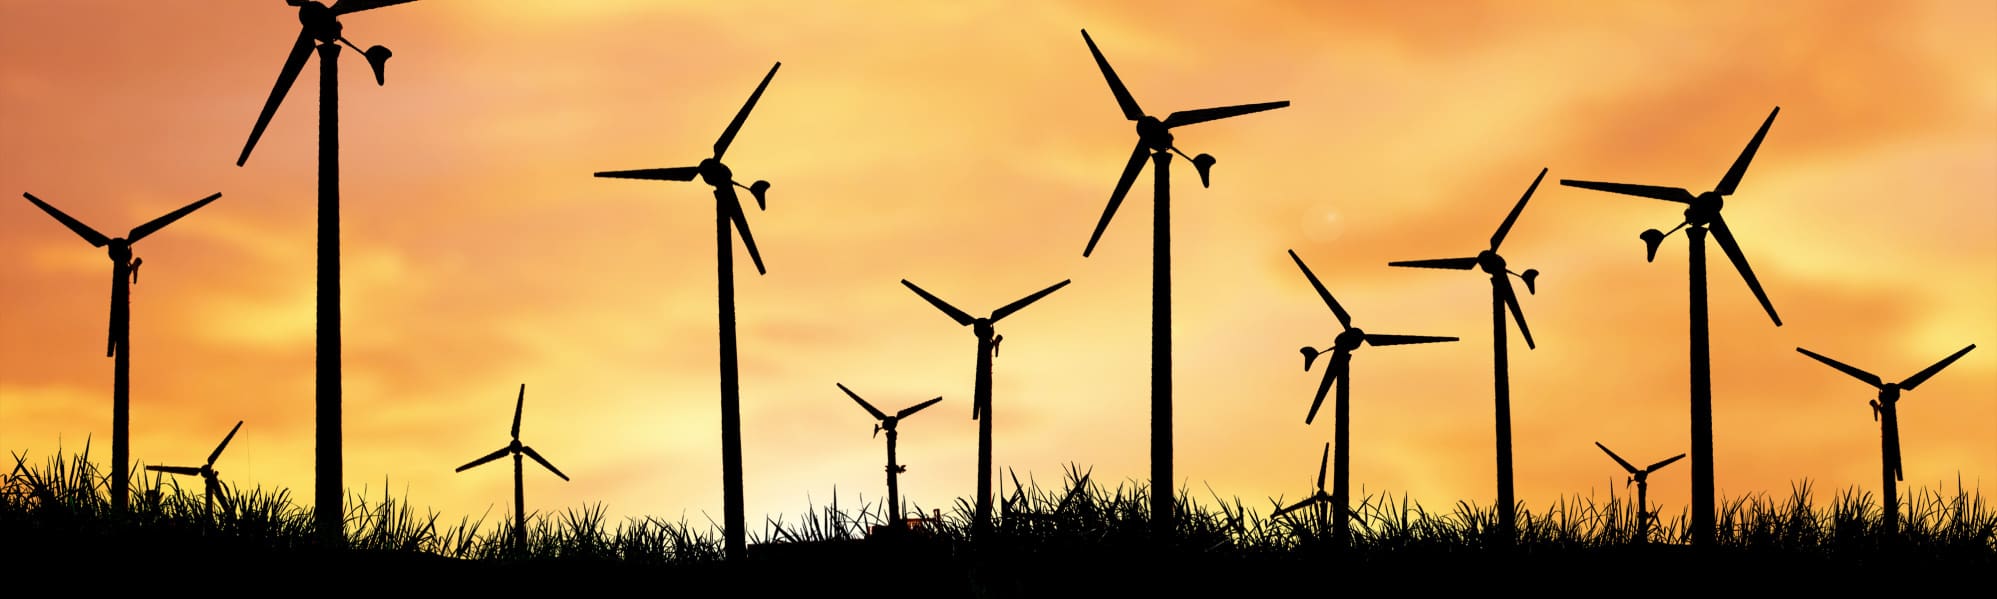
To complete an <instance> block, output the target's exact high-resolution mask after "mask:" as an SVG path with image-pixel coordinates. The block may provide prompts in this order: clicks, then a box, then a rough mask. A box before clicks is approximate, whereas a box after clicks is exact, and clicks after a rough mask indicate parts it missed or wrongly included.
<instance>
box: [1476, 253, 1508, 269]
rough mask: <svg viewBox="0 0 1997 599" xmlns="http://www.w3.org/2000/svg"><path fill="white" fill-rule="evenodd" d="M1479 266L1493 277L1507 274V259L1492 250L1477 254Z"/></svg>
mask: <svg viewBox="0 0 1997 599" xmlns="http://www.w3.org/2000/svg"><path fill="white" fill-rule="evenodd" d="M1477 266H1478V267H1480V268H1483V269H1484V272H1487V273H1491V274H1493V275H1503V274H1505V257H1504V256H1500V255H1498V253H1497V252H1495V251H1492V250H1484V251H1482V252H1478V253H1477Z"/></svg>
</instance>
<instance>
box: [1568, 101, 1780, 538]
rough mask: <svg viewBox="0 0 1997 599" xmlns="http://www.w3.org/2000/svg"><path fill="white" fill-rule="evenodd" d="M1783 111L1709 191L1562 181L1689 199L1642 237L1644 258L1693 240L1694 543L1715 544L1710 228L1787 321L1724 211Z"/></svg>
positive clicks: (1764, 303)
mask: <svg viewBox="0 0 1997 599" xmlns="http://www.w3.org/2000/svg"><path fill="white" fill-rule="evenodd" d="M1781 111H1782V107H1780V106H1777V107H1775V110H1772V111H1769V113H1768V120H1766V121H1763V122H1762V123H1761V130H1759V131H1756V132H1755V133H1754V139H1753V140H1750V141H1748V142H1747V149H1744V150H1741V153H1740V157H1739V158H1737V159H1735V160H1734V164H1733V168H1729V169H1727V174H1726V175H1725V176H1723V177H1721V178H1720V184H1719V185H1718V186H1716V187H1714V188H1713V190H1712V191H1708V192H1706V193H1702V194H1698V195H1696V196H1695V195H1692V192H1690V191H1686V190H1685V188H1682V187H1662V186H1657V185H1632V184H1628V183H1600V182H1595V181H1576V180H1573V179H1561V180H1560V184H1561V185H1566V186H1568V187H1579V188H1582V189H1593V190H1596V191H1606V192H1610V193H1619V194H1623V195H1632V196H1638V197H1645V198H1651V199H1655V200H1664V201H1667V202H1676V203H1679V204H1684V205H1685V206H1686V208H1685V222H1683V223H1681V224H1679V225H1678V226H1677V227H1674V228H1672V229H1671V232H1669V233H1667V232H1659V231H1658V230H1657V229H1650V230H1646V231H1644V232H1643V234H1642V235H1639V237H1642V238H1643V243H1644V246H1645V250H1646V251H1647V252H1648V253H1647V255H1646V256H1645V260H1655V259H1656V258H1657V246H1658V244H1660V243H1663V242H1664V238H1665V237H1666V236H1668V235H1670V234H1671V233H1676V232H1678V229H1684V230H1685V236H1686V238H1687V239H1688V240H1690V241H1691V244H1690V245H1691V261H1690V262H1691V268H1690V271H1691V280H1690V281H1691V282H1690V291H1691V293H1690V297H1691V301H1690V303H1691V321H1692V342H1691V348H1692V349H1691V354H1692V356H1691V358H1692V359H1691V362H1692V544H1693V545H1695V546H1699V547H1706V546H1710V545H1712V544H1713V533H1714V523H1715V517H1714V513H1713V510H1714V505H1713V379H1712V354H1711V347H1710V345H1711V340H1710V338H1709V337H1708V335H1707V322H1706V230H1707V228H1708V227H1711V229H1712V232H1713V237H1714V238H1715V239H1717V240H1718V241H1719V242H1720V249H1721V250H1725V251H1726V253H1727V258H1728V259H1729V260H1732V261H1733V265H1734V270H1737V271H1740V276H1741V278H1743V279H1746V280H1747V288H1748V289H1749V290H1751V291H1753V292H1754V298H1755V299H1757V300H1760V301H1761V309H1762V310H1765V311H1767V312H1768V319H1769V320H1771V321H1774V322H1775V326H1778V327H1779V326H1782V318H1781V317H1779V316H1776V315H1775V305H1774V304H1771V303H1769V302H1768V294H1767V293H1766V292H1764V291H1762V290H1761V281H1760V280H1758V279H1756V278H1754V269H1753V268H1750V267H1749V266H1748V264H1747V255H1746V254H1742V253H1741V251H1740V242H1737V241H1734V234H1733V231H1732V230H1730V229H1728V228H1727V221H1726V219H1725V218H1722V217H1721V216H1720V208H1721V207H1722V206H1724V205H1725V204H1726V199H1725V198H1726V196H1729V195H1732V194H1733V192H1734V188H1736V187H1738V186H1740V178H1741V176H1742V175H1744V174H1747V165H1748V163H1749V162H1751V161H1753V160H1754V152H1755V150H1756V149H1759V148H1760V147H1761V140H1762V138H1764V137H1767V136H1768V127H1769V126H1770V125H1773V124H1775V115H1776V113H1779V112H1781Z"/></svg>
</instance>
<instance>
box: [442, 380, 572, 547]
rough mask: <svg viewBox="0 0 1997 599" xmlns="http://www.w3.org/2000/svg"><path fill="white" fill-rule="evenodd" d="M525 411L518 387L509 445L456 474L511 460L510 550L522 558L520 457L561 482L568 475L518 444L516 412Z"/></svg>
mask: <svg viewBox="0 0 1997 599" xmlns="http://www.w3.org/2000/svg"><path fill="white" fill-rule="evenodd" d="M525 407H527V384H526V383H521V384H520V397H519V398H518V399H515V400H514V402H513V442H511V443H507V444H506V446H505V447H501V448H499V450H498V451H494V452H492V453H488V454H485V457H482V458H479V459H476V460H472V461H471V462H470V463H467V464H465V465H463V466H459V467H458V469H457V471H458V472H464V471H466V470H470V469H472V468H475V467H477V466H478V465H480V464H484V463H486V462H490V461H493V460H497V459H499V458H503V457H506V456H508V455H511V456H513V532H514V537H513V543H514V545H513V546H514V548H515V549H518V550H519V551H521V552H522V553H523V554H524V552H525V551H526V550H527V497H526V492H525V491H524V490H523V489H524V486H523V485H522V484H521V476H520V456H522V455H525V456H527V457H530V458H534V461H535V462H537V463H540V464H541V467H543V468H547V469H548V471H549V472H553V473H555V476H559V477H562V481H563V482H567V481H568V480H569V475H567V474H562V471H561V470H560V469H558V468H555V465H554V464H550V463H548V459H547V458H543V457H541V454H540V453H539V452H536V451H534V448H532V447H528V446H526V445H521V444H520V411H521V409H522V408H525Z"/></svg>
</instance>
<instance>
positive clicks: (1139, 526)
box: [0, 444, 1997, 595]
mask: <svg viewBox="0 0 1997 599" xmlns="http://www.w3.org/2000/svg"><path fill="white" fill-rule="evenodd" d="M88 455H89V448H88V445H87V444H86V446H85V449H84V451H82V452H80V453H77V454H75V455H72V456H69V457H67V458H64V457H61V456H60V452H58V455H57V456H56V457H50V458H48V459H46V460H45V461H42V462H39V463H30V461H29V460H27V459H26V458H25V457H23V456H20V455H16V456H14V461H15V464H14V467H13V469H12V471H11V472H10V473H9V474H7V475H6V477H5V478H4V479H0V550H4V551H6V552H8V553H7V555H6V556H5V562H0V563H15V562H19V561H20V560H23V559H27V560H29V562H32V561H33V558H35V557H36V556H37V555H55V554H69V553H71V552H78V553H80V554H83V555H100V556H104V557H106V558H108V559H112V560H121V559H122V560H131V561H142V560H147V559H153V557H154V556H157V555H162V554H164V555H177V556H187V557H184V558H183V559H184V560H196V559H201V558H197V557H193V556H201V555H208V554H215V555H224V556H228V557H230V558H231V559H235V560H244V559H249V560H265V561H271V560H277V561H282V560H285V559H288V558H287V556H289V557H290V558H296V559H297V560H304V561H309V560H315V559H318V560H323V559H326V558H328V556H346V557H342V558H340V559H349V558H351V557H352V556H357V555H358V556H375V557H374V558H370V559H375V558H379V559H378V560H377V562H370V563H378V562H379V560H387V561H388V562H389V563H395V564H416V566H415V567H417V568H419V569H422V568H444V567H445V566H442V565H441V564H456V566H450V567H464V566H465V565H466V564H471V565H474V566H475V565H479V564H484V565H500V566H507V565H511V566H507V567H512V566H523V565H524V566H538V567H555V568H572V567H590V568H598V569H609V570H622V571H634V572H646V571H654V572H656V571H676V572H682V573H685V572H708V573H715V572H723V571H725V570H726V568H727V567H729V566H727V565H724V564H722V561H721V556H722V535H721V531H720V530H719V527H718V526H717V525H716V524H715V523H714V522H712V521H709V522H705V523H699V524H695V523H689V522H687V521H686V520H685V519H684V518H682V519H681V520H679V521H667V520H660V519H656V518H651V517H645V518H627V519H624V520H623V521H611V520H610V519H608V518H606V517H605V516H604V509H603V507H602V506H601V505H600V504H599V505H591V506H584V507H580V508H570V509H568V510H564V511H560V512H550V513H535V514H530V515H529V517H528V519H527V522H528V530H527V540H528V542H527V544H526V547H525V549H524V550H522V549H521V548H520V547H518V546H516V544H515V543H514V542H513V539H514V535H515V534H516V533H517V531H515V530H513V524H512V523H513V519H512V518H510V517H503V518H488V517H487V516H490V514H487V515H486V516H480V517H479V518H476V519H473V518H464V519H461V520H459V521H458V522H455V523H449V522H445V523H440V522H439V517H438V515H437V514H436V513H434V512H429V511H423V512H419V511H418V510H416V509H415V508H414V507H413V506H412V505H411V504H410V503H409V502H408V501H407V500H398V499H396V498H395V497H393V496H391V495H390V494H389V493H388V489H387V481H384V484H383V488H382V489H381V491H380V492H379V495H378V496H374V497H370V495H371V493H369V492H367V491H362V492H360V493H356V494H355V495H354V496H353V497H352V498H351V501H350V502H349V505H350V507H349V509H348V513H347V520H346V538H347V540H348V545H349V547H350V549H349V550H347V551H342V552H335V553H329V552H326V551H325V549H324V548H320V547H317V546H315V540H314V535H313V534H312V532H313V531H312V528H313V522H312V515H311V512H310V510H308V509H307V508H306V507H305V506H300V505H297V504H295V503H293V502H292V497H291V495H290V494H289V492H288V491H285V490H281V489H280V490H275V491H271V490H265V489H262V488H256V489H229V490H226V491H225V494H226V495H227V496H228V501H223V502H218V503H217V504H216V508H215V510H214V512H213V513H212V514H210V513H209V512H207V511H206V509H205V503H204V498H203V497H202V495H201V490H200V488H199V485H198V484H196V485H193V486H191V487H190V488H182V487H181V486H179V484H178V482H177V481H174V480H171V477H168V478H167V479H160V478H148V477H147V475H145V474H143V473H144V471H143V470H141V469H136V468H135V469H133V472H135V473H140V474H138V476H137V480H135V481H134V484H133V486H132V488H133V489H134V490H135V493H137V494H138V495H137V496H136V497H135V498H134V501H133V506H132V509H130V510H129V511H127V512H126V513H124V514H117V513H114V512H113V511H112V510H111V509H110V503H109V497H108V491H109V484H108V481H106V480H105V478H104V476H103V475H102V474H101V473H99V472H98V471H97V469H96V468H95V467H94V466H93V465H92V464H91V463H90V461H89V459H88ZM1078 485H1079V486H1078ZM1148 492H1149V489H1148V488H1147V487H1146V486H1145V485H1143V484H1141V483H1137V482H1132V481H1125V482H1122V483H1118V484H1115V485H1112V486H1105V485H1103V484H1099V483H1096V482H1092V481H1089V480H1088V479H1087V477H1086V475H1085V474H1083V473H1082V472H1081V471H1079V469H1075V468H1072V467H1071V468H1070V469H1069V470H1068V472H1067V473H1066V476H1065V480H1064V482H1063V485H1062V488H1059V489H1053V488H1047V489H1043V488H1041V487H1039V486H1038V485H1037V484H1029V485H1028V486H1026V488H1022V489H1015V490H1014V491H1013V492H1012V494H1011V495H1009V496H1007V497H1004V498H1002V499H1003V501H1001V503H1000V506H999V507H1000V509H999V518H1000V520H999V522H998V523H997V524H996V525H995V526H994V527H993V532H992V535H991V537H990V538H986V539H977V540H973V539H970V538H969V531H970V529H971V527H970V522H971V518H972V513H973V511H972V510H973V508H972V506H971V505H970V503H969V502H968V501H966V500H962V499H959V500H957V501H955V502H954V504H952V505H951V506H949V509H947V510H946V509H941V508H925V507H922V506H914V507H915V510H916V511H917V513H930V514H932V517H930V518H925V519H922V520H921V521H918V522H916V530H914V531H912V532H910V533H908V534H905V535H901V536H899V537H897V538H898V539H901V540H902V541H905V542H901V543H895V544H893V546H892V547H889V546H888V545H884V544H882V543H881V542H880V541H879V539H878V538H875V539H874V540H869V539H870V537H875V536H877V535H873V534H871V533H872V532H873V531H875V530H877V529H879V528H881V527H883V526H884V525H886V524H888V523H889V518H888V513H887V511H886V509H885V506H882V505H878V504H873V505H860V506H844V507H842V506H841V505H839V504H838V502H837V501H836V500H835V501H834V502H833V503H832V504H831V505H828V506H823V507H815V508H810V509H807V510H806V512H804V513H803V514H801V515H799V516H797V517H795V519H787V518H786V517H784V516H782V515H778V516H775V517H773V518H770V519H766V520H765V523H764V525H763V530H762V531H761V532H760V533H758V532H755V531H752V532H751V535H750V542H751V546H752V549H751V553H752V561H755V562H760V563H763V564H766V565H767V567H771V568H780V569H782V570H783V571H786V572H790V573H793V574H795V575H797V576H804V573H806V572H816V573H817V574H823V575H831V574H833V573H834V572H833V571H834V570H840V569H845V568H859V567H863V564H861V562H863V561H865V560H868V559H873V558H876V557H881V558H892V559H893V560H899V561H898V562H897V563H902V564H904V565H905V566H906V567H908V568H917V567H920V568H928V569H929V570H925V571H926V572H929V574H928V575H929V576H931V577H932V579H933V580H932V582H936V583H937V584H961V583H962V581H964V580H970V581H972V582H973V585H974V586H975V587H976V588H979V589H1005V590H1010V591H1011V594H1028V595H1031V594H1045V593H1047V592H1050V591H1051V592H1057V593H1058V592H1060V591H1062V590H1064V589H1060V588H1055V587H1046V586H1034V585H1035V584H1052V583H1050V582H1047V580H1053V579H1058V578H1061V577H1062V576H1063V575H1061V574H1059V572H1060V571H1061V570H1060V568H1063V567H1069V568H1072V567H1075V564H1087V565H1089V566H1090V567H1097V568H1101V569H1102V571H1105V572H1118V571H1122V572H1125V573H1126V574H1128V575H1129V576H1131V577H1142V576H1148V575H1149V574H1146V573H1155V572H1165V571H1178V570H1177V569H1175V568H1172V567H1171V565H1172V564H1185V565H1186V566H1187V568H1188V570H1187V571H1191V570H1190V569H1197V568H1206V569H1208V570H1207V571H1212V572H1244V573H1246V572H1253V573H1255V575H1257V576H1261V577H1262V578H1260V579H1259V580H1261V581H1264V582H1266V583H1268V584H1271V585H1275V586H1278V587H1279V586H1281V585H1282V584H1293V583H1294V581H1288V582H1284V581H1283V580H1284V579H1283V576H1284V574H1283V573H1284V572H1290V573H1292V574H1293V575H1295V576H1299V577H1302V576H1311V575H1314V574H1311V573H1313V572H1318V571H1321V570H1322V569H1323V568H1324V567H1326V566H1328V565H1336V564H1339V563H1346V564H1356V565H1359V566H1361V567H1366V568H1372V569H1376V570H1377V569H1378V568H1383V567H1385V568H1393V567H1403V568H1407V569H1409V570H1416V569H1432V568H1434V567H1437V566H1443V565H1451V564H1454V565H1458V566H1461V565H1466V564H1467V565H1474V566H1479V567H1487V568H1495V567H1497V566H1493V565H1492V564H1520V563H1525V564H1564V565H1566V567H1568V568H1570V571H1572V570H1571V569H1572V568H1583V567H1592V566H1594V565H1601V566H1606V567H1609V568H1611V569H1614V568H1625V567H1627V566H1631V565H1635V563H1636V562H1634V561H1633V560H1638V559H1655V558H1657V557H1658V556H1660V555H1661V556H1665V557H1667V558H1672V559H1683V558H1686V556H1689V555H1691V553H1690V552H1689V551H1687V550H1686V549H1685V545H1684V544H1685V543H1687V542H1689V536H1688V534H1689V533H1688V531H1687V530H1686V522H1687V516H1686V514H1684V513H1680V514H1677V515H1676V516H1675V517H1668V518H1664V517H1655V518H1653V520H1652V524H1651V529H1650V534H1649V535H1648V538H1646V539H1638V538H1637V536H1636V530H1637V529H1636V522H1637V517H1636V516H1637V512H1636V510H1637V506H1635V505H1633V500H1632V498H1631V497H1629V496H1626V495H1617V494H1615V493H1614V492H1611V493H1610V494H1609V495H1608V497H1607V498H1606V499H1601V500H1597V499H1595V498H1592V497H1582V496H1572V497H1564V498H1561V499H1560V500H1558V501H1555V502H1553V503H1552V504H1550V505H1547V506H1545V507H1544V508H1543V509H1540V510H1537V511H1535V510H1531V509H1526V507H1525V506H1520V509H1519V510H1518V527H1519V537H1518V540H1517V542H1516V544H1515V545H1514V546H1513V547H1512V548H1510V549H1509V550H1507V549H1503V546H1504V544H1503V543H1501V542H1500V541H1501V539H1498V538H1497V537H1496V536H1495V530H1496V522H1497V513H1496V510H1495V509H1493V508H1492V507H1490V506H1480V505H1477V504H1473V503H1469V502H1457V503H1455V504H1453V505H1451V506H1449V507H1448V508H1447V509H1445V510H1438V511H1430V510H1428V509H1427V508H1425V507H1423V506H1422V505H1421V504H1419V503H1417V502H1415V501H1414V500H1413V499H1411V498H1409V497H1407V496H1405V495H1401V496H1395V495H1392V494H1387V493H1379V494H1375V495H1370V496H1366V497H1364V498H1363V499H1362V500H1361V501H1360V502H1359V504H1358V505H1357V506H1355V507H1354V516H1355V518H1356V520H1355V522H1354V523H1353V544H1352V546H1351V547H1349V548H1339V547H1335V546H1333V545H1332V543H1331V538H1332V537H1331V527H1330V521H1329V519H1328V518H1329V515H1328V514H1327V513H1324V512H1316V513H1314V512H1313V511H1312V510H1309V509H1306V510H1300V511H1298V512H1294V513H1291V514H1287V515H1285V516H1283V517H1278V518H1270V517H1268V516H1265V515H1264V514H1266V513H1269V512H1273V511H1274V510H1275V506H1278V505H1283V504H1284V503H1285V501H1284V500H1283V499H1282V498H1271V499H1270V500H1269V501H1270V507H1269V508H1268V509H1266V510H1262V509H1258V508H1257V507H1255V505H1254V502H1243V501H1242V500H1241V499H1239V498H1230V499H1223V498H1222V497H1220V495H1219V494H1218V493H1216V492H1214V491H1213V490H1212V489H1210V488H1209V489H1206V496H1207V498H1206V499H1202V498H1201V497H1199V496H1197V495H1195V494H1193V493H1191V492H1190V490H1188V489H1183V488H1182V489H1180V490H1179V495H1180V496H1181V501H1180V502H1179V503H1178V505H1179V509H1180V510H1181V512H1180V514H1179V521H1180V522H1181V523H1182V526H1181V530H1180V531H1179V532H1178V535H1177V536H1176V537H1174V538H1172V539H1170V540H1169V541H1168V542H1165V543H1158V542H1155V541H1154V540H1153V539H1152V538H1151V537H1150V533H1149V528H1148V524H1149V519H1150V514H1149V505H1150V502H1149V496H1148ZM835 497H836V490H835ZM1816 497H1817V495H1816V494H1815V493H1813V492H1812V490H1811V488H1810V485H1809V483H1807V482H1804V483H1799V484H1797V485H1794V486H1793V487H1792V488H1791V489H1790V491H1789V493H1787V494H1786V495H1784V496H1773V495H1768V494H1754V495H1748V496H1743V497H1738V498H1734V499H1730V500H1726V501H1724V502H1723V504H1722V506H1721V509H1720V511H1719V525H1720V528H1721V530H1720V531H1719V537H1718V544H1719V547H1720V549H1718V552H1720V554H1722V555H1725V556H1727V557H1726V558H1725V559H1726V560H1728V562H1727V563H1747V564H1780V566H1781V567H1784V568H1792V569H1793V568H1798V567H1807V568H1816V569H1818V570H1822V571H1824V572H1832V573H1835V572H1838V571H1844V570H1848V566H1875V565H1880V564H1892V565H1898V566H1906V565H1912V566H1915V567H1920V568H1927V569H1930V570H1936V571H1942V572H1949V571H1977V570H1983V571H1988V570H1989V569H1991V568H1992V567H1993V566H1997V512H1993V511H1992V509H1991V507H1990V506H1989V505H1988V504H1986V503H1985V502H1984V501H1983V498H1982V495H1981V491H1980V489H1968V488H1965V487H1963V486H1962V484H1961V482H1960V481H1957V483H1956V485H1955V489H1954V490H1953V492H1945V491H1942V490H1936V489H1927V488H1921V489H1911V490H1909V491H1908V492H1907V493H1906V499H1905V500H1904V501H1903V509H1904V510H1905V513H1904V514H1903V516H1902V519H1901V528H1900V530H1899V532H1898V533H1897V534H1888V533H1886V532H1885V531H1884V530H1883V528H1882V527H1881V512H1880V506H1879V502H1878V501H1877V500H1876V499H1875V498H1874V496H1873V494H1871V493H1869V492H1864V491H1860V490H1857V489H1846V490H1843V491H1839V492H1836V493H1833V494H1831V496H1830V498H1829V501H1828V502H1825V503H1823V504H1819V503H1817V501H1816ZM1672 556H1676V557H1672ZM45 559H53V558H45ZM1743 560H1745V561H1743ZM175 563H178V562H172V561H168V562H166V564H175ZM343 563H345V562H343ZM800 564H815V565H814V566H812V567H816V568H821V569H822V570H823V571H818V570H812V569H811V568H809V567H807V568H805V569H802V570H800V569H798V568H800V567H801V566H800ZM161 567H162V568H165V567H168V565H162V566H161ZM867 567H871V566H867ZM1742 567H1747V566H1742ZM1035 568H1037V569H1040V570H1044V571H1045V573H1044V576H1046V577H1052V578H1048V579H1047V580H1040V579H1036V578H1035V576H1038V575H1035V574H1024V573H1022V572H1028V571H1034V570H1033V569H1035ZM1119 568H1126V569H1125V570H1119ZM902 572H903V573H902V574H897V575H896V576H897V577H900V578H908V577H910V576H912V575H910V574H907V573H906V572H908V570H903V571H902ZM1181 575H1184V574H1183V573H1181ZM1216 576H1218V575H1217V574H1216ZM917 577H918V578H919V576H917ZM1034 580H1040V582H1038V583H1035V582H1032V581H1034ZM1231 584H1232V583H1231ZM1131 588H1133V587H1129V586H1115V585H1111V586H1105V587H1103V588H1101V589H1099V590H1103V591H1111V592H1115V591H1119V590H1122V591H1128V590H1130V589H1131ZM1173 588H1174V589H1178V590H1184V589H1183V588H1181V587H1173ZM1229 588H1233V587H1229ZM1065 590H1073V589H1065ZM1001 594H1006V593H1004V592H1001Z"/></svg>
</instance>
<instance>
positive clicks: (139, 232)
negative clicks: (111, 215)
mask: <svg viewBox="0 0 1997 599" xmlns="http://www.w3.org/2000/svg"><path fill="white" fill-rule="evenodd" d="M219 197H222V194H221V193H219V192H218V193H214V194H210V195H209V196H208V197H205V198H201V199H199V200H195V201H194V203H192V204H188V205H186V206H181V207H180V209H179V210H175V211H173V212H168V213H166V215H165V216H161V217H159V218H155V219H152V220H149V221H146V224H143V225H139V226H136V227H132V232H130V233H127V234H125V241H126V242H127V243H138V241H139V240H140V239H145V238H146V236H147V235H151V234H153V232H155V231H158V230H160V229H163V228H165V227H166V226H167V225H170V224H173V221H177V220H180V217H183V216H187V215H188V213H191V212H194V211H195V210H199V209H201V207H202V206H206V205H208V203H209V202H213V201H215V198H219Z"/></svg>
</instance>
